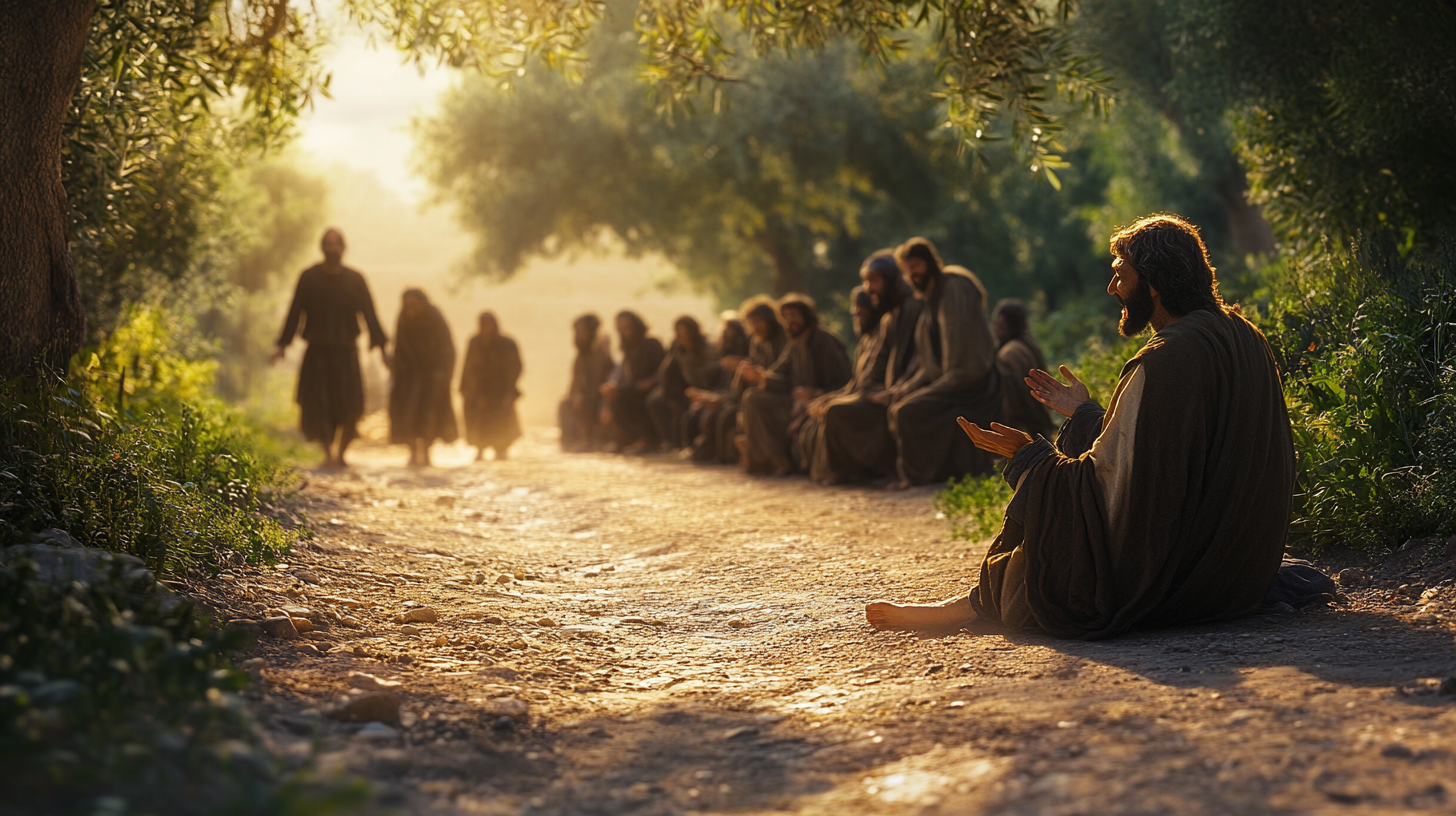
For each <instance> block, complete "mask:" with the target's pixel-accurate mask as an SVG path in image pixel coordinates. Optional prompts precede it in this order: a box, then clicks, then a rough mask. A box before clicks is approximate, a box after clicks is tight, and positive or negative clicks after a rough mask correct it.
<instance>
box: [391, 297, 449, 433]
mask: <svg viewBox="0 0 1456 816" xmlns="http://www.w3.org/2000/svg"><path fill="white" fill-rule="evenodd" d="M393 374H394V387H393V388H392V389H391V390H390V392H389V440H390V441H391V442H393V443H395V444H397V445H410V444H414V443H415V442H416V441H418V440H421V439H423V440H425V441H426V442H434V441H435V440H437V439H438V440H440V441H442V442H454V441H455V439H456V438H457V437H458V436H459V430H458V427H457V426H456V424H455V406H454V405H452V404H451V402H450V380H452V379H454V376H455V340H454V338H452V337H451V336H450V325H449V324H448V323H446V322H445V316H444V315H442V314H440V310H439V309H438V308H436V307H435V306H434V305H433V304H427V305H426V306H425V311H424V312H423V313H422V314H420V315H419V316H418V317H409V316H407V315H405V314H404V312H400V315H399V323H398V327H397V328H396V329H395V332H394V368H393Z"/></svg>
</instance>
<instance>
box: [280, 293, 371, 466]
mask: <svg viewBox="0 0 1456 816" xmlns="http://www.w3.org/2000/svg"><path fill="white" fill-rule="evenodd" d="M361 316H362V317H363V318H364V323H365V324H366V325H367V326H368V327H369V346H370V348H376V347H383V346H384V344H385V343H387V342H389V338H387V337H385V335H384V329H383V328H382V327H381V326H380V325H379V317H378V315H376V314H375V312H374V298H373V297H371V296H370V294H369V284H368V283H366V282H365V281H364V276H363V275H361V274H359V273H358V272H356V271H354V270H353V269H350V268H349V267H347V266H344V267H340V268H339V271H338V272H337V273H333V272H329V271H328V270H327V269H326V268H324V265H323V264H315V265H313V266H311V267H309V268H308V269H305V270H304V271H303V274H301V275H299V276H298V286H297V288H296V289H294V292H293V302H292V303H290V304H289V306H288V318H287V320H286V321H285V322H284V324H283V333H282V334H280V335H279V336H278V341H277V345H278V346H279V347H282V348H286V347H287V346H288V345H289V344H291V343H292V342H293V337H294V335H295V334H297V333H298V326H299V322H300V321H302V323H303V339H304V340H305V341H307V342H308V348H307V349H306V350H305V351H304V353H303V365H302V366H300V367H299V370H298V394H297V401H298V409H299V430H301V431H303V435H304V436H305V437H306V438H308V439H309V440H310V441H313V442H324V443H327V444H332V443H333V441H334V437H335V436H337V435H338V432H339V430H340V429H342V430H343V437H344V440H345V441H348V440H351V439H353V438H354V437H356V436H358V435H359V434H358V431H357V430H356V426H357V424H358V422H359V418H360V417H362V416H364V378H363V375H362V374H361V373H360V371H359V348H358V338H359V318H360V317H361Z"/></svg>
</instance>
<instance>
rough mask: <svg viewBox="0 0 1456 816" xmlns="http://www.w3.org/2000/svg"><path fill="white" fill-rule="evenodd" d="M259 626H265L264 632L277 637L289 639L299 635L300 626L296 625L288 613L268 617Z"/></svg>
mask: <svg viewBox="0 0 1456 816" xmlns="http://www.w3.org/2000/svg"><path fill="white" fill-rule="evenodd" d="M259 626H261V627H262V628H263V631H264V632H266V633H268V634H269V635H271V636H273V637H276V638H284V639H288V638H296V637H298V627H296V626H294V625H293V619H292V618H290V617H288V616H286V615H280V616H278V617H276V618H268V619H267V620H265V621H262V622H261V623H260V624H259Z"/></svg>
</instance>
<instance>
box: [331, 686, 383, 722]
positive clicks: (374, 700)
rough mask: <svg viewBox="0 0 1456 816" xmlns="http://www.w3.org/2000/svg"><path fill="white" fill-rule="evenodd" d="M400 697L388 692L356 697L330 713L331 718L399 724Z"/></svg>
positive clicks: (342, 720)
mask: <svg viewBox="0 0 1456 816" xmlns="http://www.w3.org/2000/svg"><path fill="white" fill-rule="evenodd" d="M399 703H400V700H399V695H398V694H394V693H392V692H388V691H376V692H372V693H370V694H365V695H362V696H359V697H355V698H353V699H352V700H348V701H346V702H344V703H343V704H342V705H340V706H339V707H337V708H335V709H333V710H332V711H330V712H329V717H330V718H332V719H335V720H339V721H341V722H382V723H398V722H399Z"/></svg>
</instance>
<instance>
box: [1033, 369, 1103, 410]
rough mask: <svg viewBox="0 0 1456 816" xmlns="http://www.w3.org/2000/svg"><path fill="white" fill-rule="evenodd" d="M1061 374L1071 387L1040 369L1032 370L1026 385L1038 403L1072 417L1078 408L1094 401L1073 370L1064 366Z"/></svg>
mask: <svg viewBox="0 0 1456 816" xmlns="http://www.w3.org/2000/svg"><path fill="white" fill-rule="evenodd" d="M1061 372H1062V376H1063V377H1066V378H1067V379H1068V380H1070V381H1071V383H1070V384H1069V385H1062V382H1061V380H1058V379H1057V378H1056V377H1053V376H1052V375H1050V374H1048V373H1046V372H1045V371H1042V370H1041V369H1039V368H1034V369H1032V370H1031V374H1030V376H1028V377H1027V378H1026V384H1027V386H1028V387H1030V388H1031V395H1032V396H1033V397H1036V401H1037V402H1039V403H1041V404H1042V405H1045V406H1046V407H1048V408H1050V409H1052V410H1053V411H1056V412H1057V413H1059V414H1061V415H1062V416H1064V417H1070V416H1071V415H1072V414H1075V413H1076V412H1077V408H1078V406H1081V405H1084V404H1086V403H1089V402H1091V401H1092V393H1091V392H1090V391H1088V390H1087V386H1086V385H1085V384H1083V382H1082V381H1081V380H1079V379H1077V375H1075V374H1073V373H1072V369H1070V368H1067V367H1066V366H1062V368H1061Z"/></svg>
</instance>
